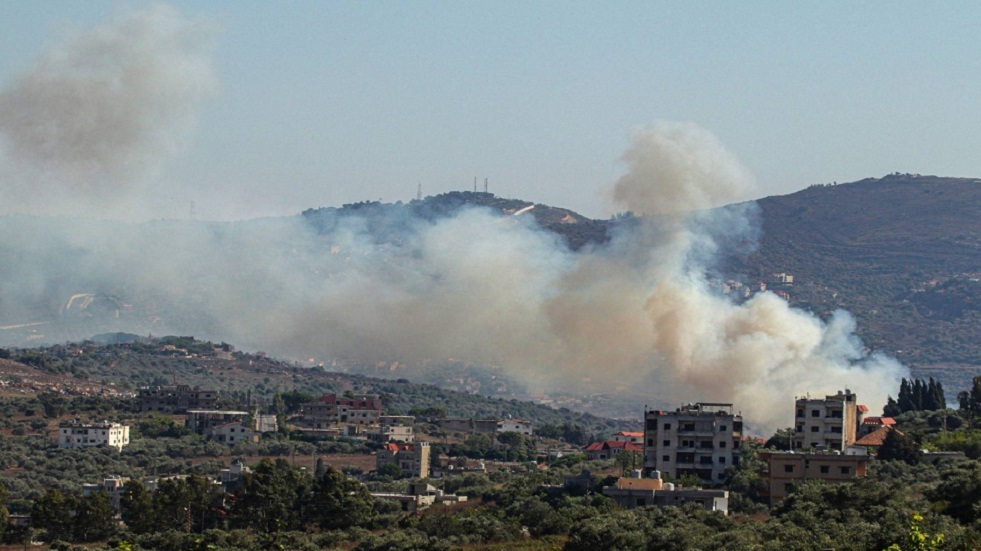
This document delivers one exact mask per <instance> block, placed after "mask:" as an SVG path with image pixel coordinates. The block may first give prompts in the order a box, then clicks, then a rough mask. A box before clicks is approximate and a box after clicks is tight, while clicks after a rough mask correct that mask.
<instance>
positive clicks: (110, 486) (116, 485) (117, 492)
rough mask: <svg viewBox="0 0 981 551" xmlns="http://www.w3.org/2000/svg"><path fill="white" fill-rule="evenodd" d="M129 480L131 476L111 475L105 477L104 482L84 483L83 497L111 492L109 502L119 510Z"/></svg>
mask: <svg viewBox="0 0 981 551" xmlns="http://www.w3.org/2000/svg"><path fill="white" fill-rule="evenodd" d="M129 480H130V479H129V478H124V477H121V476H110V477H109V478H106V479H103V481H102V484H82V497H89V496H91V495H94V494H97V493H99V492H102V491H105V492H106V493H107V494H109V503H111V504H112V506H113V508H114V509H116V511H119V507H120V505H119V504H120V503H121V502H122V498H123V494H124V493H125V492H126V483H127V482H129Z"/></svg>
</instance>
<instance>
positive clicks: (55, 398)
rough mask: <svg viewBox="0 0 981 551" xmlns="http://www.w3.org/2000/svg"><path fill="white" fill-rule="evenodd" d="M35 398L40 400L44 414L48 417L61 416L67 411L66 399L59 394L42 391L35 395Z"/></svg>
mask: <svg viewBox="0 0 981 551" xmlns="http://www.w3.org/2000/svg"><path fill="white" fill-rule="evenodd" d="M37 399H38V401H39V402H41V407H42V408H43V409H44V416H45V417H48V418H50V419H54V418H55V417H61V416H62V415H64V414H65V412H66V411H68V400H66V399H65V397H64V396H62V395H60V394H55V393H54V392H42V393H40V394H38V395H37Z"/></svg>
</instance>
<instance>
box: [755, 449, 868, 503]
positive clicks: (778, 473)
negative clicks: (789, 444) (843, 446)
mask: <svg viewBox="0 0 981 551" xmlns="http://www.w3.org/2000/svg"><path fill="white" fill-rule="evenodd" d="M760 457H761V458H762V459H764V460H765V461H766V464H767V470H766V472H765V473H764V475H763V476H764V478H765V479H766V480H767V488H768V492H767V497H769V498H770V504H771V505H774V504H776V503H779V502H781V501H783V500H784V499H785V498H786V497H787V495H788V494H789V493H790V491H791V490H792V488H793V486H794V484H797V483H799V482H803V481H804V480H822V481H824V482H827V483H831V484H833V483H837V482H847V481H850V480H854V479H856V478H859V477H864V476H865V474H866V466H867V465H868V462H869V460H870V459H871V458H870V457H869V456H868V455H864V454H863V455H854V454H842V453H838V452H807V453H800V452H760Z"/></svg>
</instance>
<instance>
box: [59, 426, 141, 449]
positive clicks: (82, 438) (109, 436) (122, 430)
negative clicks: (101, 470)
mask: <svg viewBox="0 0 981 551" xmlns="http://www.w3.org/2000/svg"><path fill="white" fill-rule="evenodd" d="M126 445H129V427H128V426H127V425H121V424H119V423H110V422H108V421H103V422H102V423H96V424H92V425H80V424H77V423H71V424H67V425H62V426H60V427H59V428H58V447H59V448H94V447H97V446H109V447H111V448H116V449H117V450H122V449H123V446H126Z"/></svg>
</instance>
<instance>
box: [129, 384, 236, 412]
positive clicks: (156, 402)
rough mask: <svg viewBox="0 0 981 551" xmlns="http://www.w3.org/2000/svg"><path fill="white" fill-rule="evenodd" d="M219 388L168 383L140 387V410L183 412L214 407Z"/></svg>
mask: <svg viewBox="0 0 981 551" xmlns="http://www.w3.org/2000/svg"><path fill="white" fill-rule="evenodd" d="M217 401H218V391H217V390H202V389H200V388H197V387H194V388H191V386H190V385H167V386H156V387H145V388H141V389H140V410H141V411H144V412H146V411H159V412H161V413H182V412H185V411H187V410H190V409H214V407H215V404H216V403H217Z"/></svg>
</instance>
